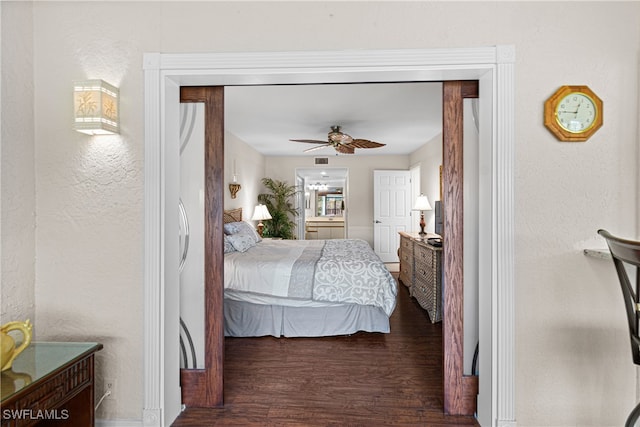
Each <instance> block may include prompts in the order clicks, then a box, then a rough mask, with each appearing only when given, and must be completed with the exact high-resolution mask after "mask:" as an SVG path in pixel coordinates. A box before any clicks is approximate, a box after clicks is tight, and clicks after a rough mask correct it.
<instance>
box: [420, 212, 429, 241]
mask: <svg viewBox="0 0 640 427" xmlns="http://www.w3.org/2000/svg"><path fill="white" fill-rule="evenodd" d="M425 225H426V224H425V223H424V212H422V211H420V232H419V233H418V234H419V235H421V236H424V235H426V234H427V233H426V231H424V226H425Z"/></svg>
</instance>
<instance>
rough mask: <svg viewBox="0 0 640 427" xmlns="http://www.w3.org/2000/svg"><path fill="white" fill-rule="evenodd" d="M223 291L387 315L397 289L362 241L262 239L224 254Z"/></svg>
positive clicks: (385, 270)
mask: <svg viewBox="0 0 640 427" xmlns="http://www.w3.org/2000/svg"><path fill="white" fill-rule="evenodd" d="M224 268H225V274H224V277H225V289H232V290H234V291H242V292H250V293H255V294H259V295H269V296H274V297H279V298H289V299H296V300H309V301H317V302H326V303H351V304H362V305H373V306H376V307H380V308H381V309H383V310H384V312H385V313H386V314H387V315H389V316H390V315H391V313H392V312H393V309H394V308H395V304H396V295H397V285H396V281H395V280H394V278H393V277H392V276H391V273H389V270H387V268H386V267H385V265H384V263H382V261H380V258H379V257H378V255H376V253H375V252H374V251H373V250H372V249H371V246H369V244H368V243H367V242H365V241H364V240H359V239H336V240H263V241H262V242H260V243H258V244H257V245H256V246H254V247H252V248H250V249H249V250H247V251H246V252H243V253H240V252H233V253H230V254H226V255H225V264H224Z"/></svg>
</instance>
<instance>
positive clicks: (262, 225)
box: [258, 221, 264, 237]
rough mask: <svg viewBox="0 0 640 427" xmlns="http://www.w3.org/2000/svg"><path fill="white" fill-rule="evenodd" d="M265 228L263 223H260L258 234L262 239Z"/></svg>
mask: <svg viewBox="0 0 640 427" xmlns="http://www.w3.org/2000/svg"><path fill="white" fill-rule="evenodd" d="M263 228H264V224H263V223H262V221H260V222H259V223H258V234H259V235H260V237H262V229H263Z"/></svg>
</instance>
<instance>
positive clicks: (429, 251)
mask: <svg viewBox="0 0 640 427" xmlns="http://www.w3.org/2000/svg"><path fill="white" fill-rule="evenodd" d="M414 251H415V253H414V259H415V261H414V262H415V264H414V282H413V287H412V288H411V295H412V296H413V297H414V298H415V299H416V301H418V304H420V306H421V307H422V308H424V309H425V310H427V313H429V318H430V319H431V322H432V323H435V322H439V321H441V320H442V250H441V249H440V248H435V247H433V246H429V245H426V244H423V243H416V245H415V249H414Z"/></svg>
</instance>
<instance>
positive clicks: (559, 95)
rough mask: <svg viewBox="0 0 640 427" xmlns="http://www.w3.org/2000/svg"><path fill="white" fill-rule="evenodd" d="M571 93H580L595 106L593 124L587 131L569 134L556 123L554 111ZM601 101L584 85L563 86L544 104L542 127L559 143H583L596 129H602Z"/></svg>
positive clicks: (556, 118)
mask: <svg viewBox="0 0 640 427" xmlns="http://www.w3.org/2000/svg"><path fill="white" fill-rule="evenodd" d="M571 93H581V94H583V95H585V96H587V97H588V98H590V99H591V100H592V101H593V104H594V105H595V109H596V114H595V117H594V120H593V124H592V125H591V126H589V127H588V128H587V129H584V130H581V131H579V132H570V131H568V130H566V129H565V128H563V127H562V126H561V125H560V122H559V121H558V117H557V116H556V111H557V107H558V103H559V102H560V101H561V100H562V99H563V98H564V97H565V96H567V95H569V94H571ZM602 123H603V121H602V100H601V99H600V98H598V96H597V95H596V94H595V93H594V92H593V91H592V90H591V89H589V87H588V86H584V85H573V86H571V85H565V86H561V87H560V88H559V89H558V90H556V91H555V93H554V94H553V95H551V96H550V97H549V99H547V100H546V101H545V103H544V125H545V126H546V127H547V129H549V131H551V133H553V134H554V135H555V136H556V138H558V139H559V140H560V141H567V142H584V141H586V140H587V139H589V138H591V136H592V135H593V134H594V133H596V131H597V130H598V129H600V128H601V127H602Z"/></svg>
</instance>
